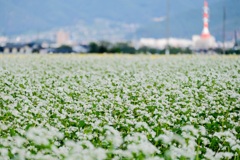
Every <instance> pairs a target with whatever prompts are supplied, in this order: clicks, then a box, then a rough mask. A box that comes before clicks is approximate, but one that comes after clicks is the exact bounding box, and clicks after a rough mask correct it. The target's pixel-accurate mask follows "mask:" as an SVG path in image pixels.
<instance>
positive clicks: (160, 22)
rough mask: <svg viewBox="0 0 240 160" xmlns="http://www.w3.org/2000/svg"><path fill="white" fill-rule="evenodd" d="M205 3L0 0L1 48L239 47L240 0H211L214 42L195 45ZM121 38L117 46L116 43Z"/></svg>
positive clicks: (198, 0)
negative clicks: (209, 44) (205, 44)
mask: <svg viewBox="0 0 240 160" xmlns="http://www.w3.org/2000/svg"><path fill="white" fill-rule="evenodd" d="M203 4H204V1H203V0H67V1H66V0H47V1H40V0H0V19H1V20H0V44H1V47H2V49H1V48H0V52H1V50H2V52H4V50H5V49H6V48H8V50H5V52H12V50H13V48H14V47H15V50H14V51H15V52H20V50H21V48H23V47H25V50H23V49H22V50H21V51H22V52H33V50H34V47H33V46H34V45H35V49H38V50H35V51H38V52H39V51H40V50H41V49H42V53H45V52H46V53H48V52H57V51H56V48H59V47H61V46H63V45H64V47H65V49H66V46H68V47H71V49H73V50H72V51H74V52H90V51H92V52H99V47H101V46H102V47H105V50H106V49H109V48H111V49H112V52H113V51H114V49H115V51H116V52H117V51H118V52H119V51H120V52H121V47H123V46H124V45H127V44H128V45H129V47H133V48H134V49H135V50H138V49H139V48H142V47H149V48H151V49H156V50H158V52H159V53H160V50H164V49H166V48H167V47H171V46H172V47H175V48H177V47H180V48H185V49H186V48H187V49H190V50H200V49H203V50H205V49H215V50H216V49H225V48H226V49H230V48H234V47H235V49H236V48H237V46H238V37H239V35H240V34H239V33H240V9H239V6H240V1H239V0H230V1H229V0H209V1H208V7H209V12H208V13H209V31H210V33H211V36H212V38H213V40H211V43H214V44H212V45H211V46H208V47H206V46H205V47H203V46H204V45H200V46H201V47H196V45H195V44H196V39H197V38H196V36H195V38H194V35H201V33H202V30H203V12H204V11H203V6H204V5H203ZM30 43H31V45H29V44H30ZM116 43H118V48H116V46H115V48H114V47H113V44H116ZM126 43H127V44H126ZM194 43H195V44H194ZM197 43H198V42H197ZM199 43H200V42H199ZM26 44H28V45H27V46H26ZM6 46H8V47H6ZM119 46H120V47H119ZM194 46H195V47H194ZM26 47H28V48H26ZM91 47H95V50H94V48H91ZM96 47H98V48H97V49H96ZM119 48H120V50H119ZM27 49H29V50H27ZM145 49H146V48H145ZM105 50H104V49H103V50H102V51H101V52H104V51H105ZM59 51H61V49H60V50H58V52H59ZM62 52H63V51H62ZM146 52H147V51H146Z"/></svg>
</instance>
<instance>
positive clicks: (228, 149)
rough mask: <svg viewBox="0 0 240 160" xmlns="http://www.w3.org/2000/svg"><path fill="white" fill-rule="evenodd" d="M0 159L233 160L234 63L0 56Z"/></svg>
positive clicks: (238, 128)
mask: <svg viewBox="0 0 240 160" xmlns="http://www.w3.org/2000/svg"><path fill="white" fill-rule="evenodd" d="M0 159H2V160H8V159H14V160H25V159H39V160H40V159H41V160H42V159H45V160H54V159H56V160H58V159H62V160H65V159H66V160H80V159H83V160H91V159H98V160H104V159H114V160H117V159H119V160H120V159H121V160H127V159H138V160H143V159H146V160H161V159H173V160H174V159H182V160H185V159H186V160H187V159H195V160H200V159H209V160H212V159H226V160H227V159H228V160H229V159H233V160H239V159H240V58H239V57H238V56H196V55H192V56H146V55H145V56H140V55H139V56H130V55H124V56H123V55H103V56H99V55H82V56H81V55H58V56H54V55H45V56H41V55H31V56H30V55H28V56H24V55H2V56H1V55H0Z"/></svg>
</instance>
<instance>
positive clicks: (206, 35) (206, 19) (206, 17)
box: [201, 0, 211, 38]
mask: <svg viewBox="0 0 240 160" xmlns="http://www.w3.org/2000/svg"><path fill="white" fill-rule="evenodd" d="M208 11H209V9H208V2H207V1H206V0H204V7H203V31H202V35H201V37H202V38H209V37H210V36H211V35H210V32H209V29H208V22H209V14H208Z"/></svg>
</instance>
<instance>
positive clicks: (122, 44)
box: [113, 42, 136, 54]
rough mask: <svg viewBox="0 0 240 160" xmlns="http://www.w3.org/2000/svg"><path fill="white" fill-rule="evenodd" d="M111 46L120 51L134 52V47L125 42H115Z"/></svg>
mask: <svg viewBox="0 0 240 160" xmlns="http://www.w3.org/2000/svg"><path fill="white" fill-rule="evenodd" d="M113 48H115V50H118V49H119V50H120V51H121V53H130V54H134V53H136V49H135V48H134V47H132V46H131V45H129V44H128V43H125V42H120V43H117V44H115V45H114V47H113Z"/></svg>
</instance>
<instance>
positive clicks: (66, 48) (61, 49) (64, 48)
mask: <svg viewBox="0 0 240 160" xmlns="http://www.w3.org/2000/svg"><path fill="white" fill-rule="evenodd" d="M72 52H73V49H72V47H71V46H68V45H62V46H60V47H58V48H56V49H55V53H72Z"/></svg>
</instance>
